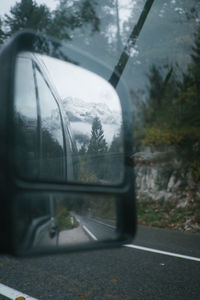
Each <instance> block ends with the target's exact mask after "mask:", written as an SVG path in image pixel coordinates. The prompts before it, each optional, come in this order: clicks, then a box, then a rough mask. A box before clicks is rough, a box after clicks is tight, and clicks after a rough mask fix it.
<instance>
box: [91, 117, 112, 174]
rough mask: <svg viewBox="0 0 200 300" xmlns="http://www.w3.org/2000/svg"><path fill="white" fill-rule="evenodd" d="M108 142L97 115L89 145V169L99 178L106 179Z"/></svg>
mask: <svg viewBox="0 0 200 300" xmlns="http://www.w3.org/2000/svg"><path fill="white" fill-rule="evenodd" d="M106 152H107V143H106V140H105V138H104V132H103V129H102V125H101V121H100V119H99V118H98V117H95V118H94V120H93V123H92V131H91V139H90V142H89V145H88V151H87V157H88V169H89V171H90V172H91V173H92V174H94V175H95V176H96V177H97V178H98V179H104V178H105V176H106V169H107V161H106V158H107V157H106V155H105V154H106Z"/></svg>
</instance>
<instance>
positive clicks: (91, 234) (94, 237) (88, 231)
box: [82, 225, 97, 241]
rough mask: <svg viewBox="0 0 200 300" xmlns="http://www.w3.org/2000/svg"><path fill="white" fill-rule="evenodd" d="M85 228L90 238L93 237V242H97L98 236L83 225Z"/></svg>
mask: <svg viewBox="0 0 200 300" xmlns="http://www.w3.org/2000/svg"><path fill="white" fill-rule="evenodd" d="M82 227H83V229H84V230H85V231H86V232H87V233H88V234H89V236H91V238H92V239H93V240H95V241H97V238H96V236H95V235H94V234H93V233H92V232H91V231H90V230H89V229H88V228H87V227H86V226H85V225H83V226H82Z"/></svg>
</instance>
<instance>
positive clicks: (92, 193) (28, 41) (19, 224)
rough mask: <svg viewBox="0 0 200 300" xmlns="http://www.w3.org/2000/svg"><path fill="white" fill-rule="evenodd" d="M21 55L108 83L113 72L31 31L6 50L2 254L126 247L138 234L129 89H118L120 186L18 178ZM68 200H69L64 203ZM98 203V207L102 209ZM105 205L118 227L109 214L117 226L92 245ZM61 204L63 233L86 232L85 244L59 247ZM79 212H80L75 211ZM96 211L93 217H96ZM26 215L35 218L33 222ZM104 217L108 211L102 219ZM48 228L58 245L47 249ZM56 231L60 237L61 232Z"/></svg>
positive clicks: (0, 126) (0, 121)
mask: <svg viewBox="0 0 200 300" xmlns="http://www.w3.org/2000/svg"><path fill="white" fill-rule="evenodd" d="M23 52H26V53H27V52H29V53H37V54H39V55H48V56H49V57H53V58H56V59H59V60H62V61H65V62H67V63H70V64H72V65H74V66H78V67H81V68H83V69H85V70H87V71H90V72H93V73H95V74H97V75H98V76H100V77H101V78H103V79H104V80H106V81H108V78H109V77H110V74H111V73H112V70H110V69H109V68H108V67H106V66H104V65H103V64H102V63H101V62H99V61H97V60H96V59H93V58H91V57H90V56H88V55H87V54H85V53H83V52H81V51H79V50H77V49H75V48H73V47H69V46H66V45H64V44H62V43H60V42H58V41H55V40H51V39H50V38H48V37H46V36H41V35H38V34H35V33H33V32H22V33H20V34H17V35H16V36H14V37H13V38H12V39H11V40H10V41H9V42H8V44H7V45H6V46H5V47H4V48H3V49H2V51H1V53H0V66H1V72H0V103H1V111H0V139H1V147H0V165H1V168H0V192H1V201H0V214H1V215H0V252H1V253H9V254H14V255H29V254H34V253H52V252H56V253H59V252H66V251H72V250H80V249H91V248H100V247H113V246H118V245H122V244H124V243H128V242H129V241H130V240H132V238H133V237H134V235H135V232H136V205H135V184H134V182H135V178H134V166H133V161H132V159H131V155H132V152H133V141H132V140H133V139H132V129H133V127H132V116H131V104H130V100H129V96H128V93H127V91H126V87H125V86H124V84H123V82H120V84H119V87H118V88H117V94H118V96H119V99H120V105H121V112H122V124H123V159H122V161H123V170H124V173H123V179H122V180H121V181H120V182H119V183H118V184H112V182H108V181H107V182H106V181H105V180H99V181H96V182H92V183H90V182H87V183H86V182H81V181H80V182H78V181H74V182H72V181H66V182H63V181H57V180H55V181H54V180H51V181H49V180H45V179H42V180H39V179H37V178H34V179H31V180H30V178H28V177H27V178H20V177H19V176H18V175H17V172H16V155H15V153H14V149H15V139H16V137H15V134H16V131H15V126H16V124H15V122H14V117H13V114H14V98H15V74H16V60H17V56H18V55H19V54H20V53H23ZM22 76H23V74H22ZM77 88H78V87H77ZM59 109H60V108H59ZM60 110H61V109H60ZM61 119H62V114H61ZM62 122H64V121H62ZM29 157H30V158H32V157H33V153H32V152H30V153H29ZM65 198H66V199H67V200H66V201H65ZM100 198H101V199H100ZM46 199H47V200H46ZM55 199H56V200H55ZM88 199H89V200H88ZM95 199H97V200H95ZM102 199H103V201H102ZM106 199H108V200H106ZM109 199H110V200H109ZM113 199H114V200H113ZM45 201H47V202H45ZM96 201H97V202H98V203H99V204H98V205H97V202H96ZM106 201H110V202H109V203H113V204H110V206H109V207H111V206H112V207H115V208H113V211H114V212H115V214H116V217H115V220H114V221H112V222H114V223H115V226H114V227H113V225H112V224H113V223H112V222H111V221H110V218H111V217H110V216H109V217H107V218H108V219H109V222H110V223H109V222H107V223H106V224H107V226H108V227H109V226H110V228H111V227H113V228H114V229H113V231H112V234H110V236H109V235H108V236H106V235H105V238H102V239H101V238H100V239H99V238H98V239H96V240H98V241H96V240H95V239H94V240H95V241H93V242H91V243H90V242H89V240H91V239H92V237H94V236H95V235H94V234H91V235H90V232H91V230H88V229H87V228H88V227H87V226H86V225H87V224H90V226H91V222H96V224H97V223H98V224H100V223H103V222H102V220H104V218H103V219H102V214H103V213H102V209H101V208H100V207H103V206H105V207H107V206H106V203H107V202H106ZM36 203H40V204H41V203H48V204H47V206H48V209H47V206H45V208H44V210H45V213H43V214H41V211H42V209H43V208H41V207H40V206H37V207H36V205H37V204H36ZM60 203H62V205H64V204H63V203H65V204H66V203H67V210H66V209H65V216H64V217H65V226H68V227H66V228H67V229H66V228H65V233H69V230H72V229H76V231H77V232H78V230H79V229H80V228H86V229H85V234H86V235H88V237H87V242H86V243H82V244H81V243H79V242H76V243H75V244H69V245H63V244H62V243H61V244H60V245H61V247H58V236H59V238H60V240H61V236H64V235H65V236H66V234H64V231H63V226H64V225H63V220H64V219H63V216H62V213H61V212H63V207H61V206H60V205H61V204H60ZM45 205H46V204H45ZM42 206H43V204H42ZM38 207H40V213H39V214H38V216H37V217H35V214H36V211H38ZM55 207H56V208H55ZM61 208H62V209H61ZM65 208H66V207H65ZM77 208H78V211H79V213H77V211H76V209H77ZM106 209H107V208H105V209H104V210H106ZM66 211H67V212H66ZM97 211H98V213H97ZM55 212H56V213H58V217H55ZM94 212H95V215H94V214H93V213H94ZM27 214H28V215H30V216H31V217H30V218H29V220H28V218H27ZM83 215H84V218H83ZM105 215H106V214H105V212H104V217H105ZM107 215H109V214H107ZM33 216H34V217H33ZM66 220H67V221H66ZM70 222H71V223H70ZM81 222H82V223H81ZM87 222H88V223H87ZM69 223H70V225H69ZM66 224H68V225H66ZM104 225H105V224H104ZM59 226H60V227H59ZM88 226H89V225H88ZM27 228H29V229H27ZM69 228H70V229H69ZM45 230H46V231H48V236H49V237H50V239H51V241H53V240H54V239H56V243H57V244H56V246H55V247H49V246H48V245H47V244H45V246H44V247H42V246H41V245H42V244H41V243H40V242H38V241H39V240H40V241H41V236H42V235H43V236H44V235H45ZM58 231H59V234H57V232H58ZM79 231H80V230H79ZM71 232H72V231H71ZM88 232H89V233H88ZM18 234H19V236H18ZM70 234H71V233H70ZM89 235H90V236H89ZM68 236H69V235H68ZM67 238H68V237H67ZM67 238H66V240H67ZM68 239H69V238H68ZM37 243H40V246H39V247H36V246H35V245H36V244H37Z"/></svg>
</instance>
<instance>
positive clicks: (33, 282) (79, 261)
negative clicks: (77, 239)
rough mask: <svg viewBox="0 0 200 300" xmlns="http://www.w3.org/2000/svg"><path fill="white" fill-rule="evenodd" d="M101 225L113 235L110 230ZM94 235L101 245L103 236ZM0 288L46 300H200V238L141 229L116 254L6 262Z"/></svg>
mask: <svg viewBox="0 0 200 300" xmlns="http://www.w3.org/2000/svg"><path fill="white" fill-rule="evenodd" d="M82 222H84V224H83V225H84V226H86V227H88V228H87V229H88V230H89V231H90V232H91V231H92V228H93V229H94V228H95V227H94V225H93V226H91V222H92V220H90V221H89V220H86V219H85V220H84V221H83V220H82ZM99 225H101V226H105V228H106V229H105V232H109V231H108V230H109V229H108V228H109V226H107V225H111V224H106V225H103V224H100V223H99V224H98V226H99ZM96 226H97V223H96ZM106 226H107V227H106ZM111 226H112V225H111ZM102 228H103V227H102ZM106 230H107V231H106ZM110 230H113V229H112V227H110ZM94 231H95V232H91V233H92V234H93V235H94V236H95V237H96V238H97V239H100V238H101V236H100V230H99V231H98V230H96V229H95V230H94ZM105 232H104V236H105ZM90 238H91V239H92V236H90ZM0 282H1V283H2V284H4V285H6V286H7V287H8V289H9V288H14V289H16V290H17V291H19V292H23V293H24V294H26V295H29V296H31V297H32V298H35V299H45V300H48V299H58V300H59V299H61V300H62V299H66V300H67V299H69V300H73V299H77V300H78V299H88V300H90V299H99V300H100V299H101V300H102V299H117V300H118V299H119V300H129V299H130V300H133V299H142V300H143V299H148V300H149V299H159V300H160V299H162V300H163V299H170V300H171V299H176V300H178V299H181V300H182V299H186V300H191V299H200V235H199V234H189V233H180V232H175V231H169V230H163V229H156V228H149V227H144V226H139V229H138V234H137V237H136V238H135V240H134V243H133V245H128V246H126V247H125V246H123V247H121V248H117V249H109V250H96V251H89V252H83V253H71V254H64V255H51V256H43V257H35V258H26V259H18V258H13V257H8V256H1V257H0ZM1 290H2V287H1V286H0V291H1ZM0 299H5V297H4V296H0ZM27 299H28V298H27Z"/></svg>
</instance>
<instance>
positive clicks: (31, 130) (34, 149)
mask: <svg viewBox="0 0 200 300" xmlns="http://www.w3.org/2000/svg"><path fill="white" fill-rule="evenodd" d="M22 74H23V75H22ZM15 78H16V81H15V112H16V114H15V130H16V141H15V150H16V156H17V159H16V160H15V161H16V165H17V170H18V172H19V173H20V174H22V175H24V174H26V176H27V177H31V178H35V177H37V174H38V143H37V104H36V90H35V85H34V78H33V68H32V61H31V59H28V58H24V57H18V59H17V61H16V76H15Z"/></svg>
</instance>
